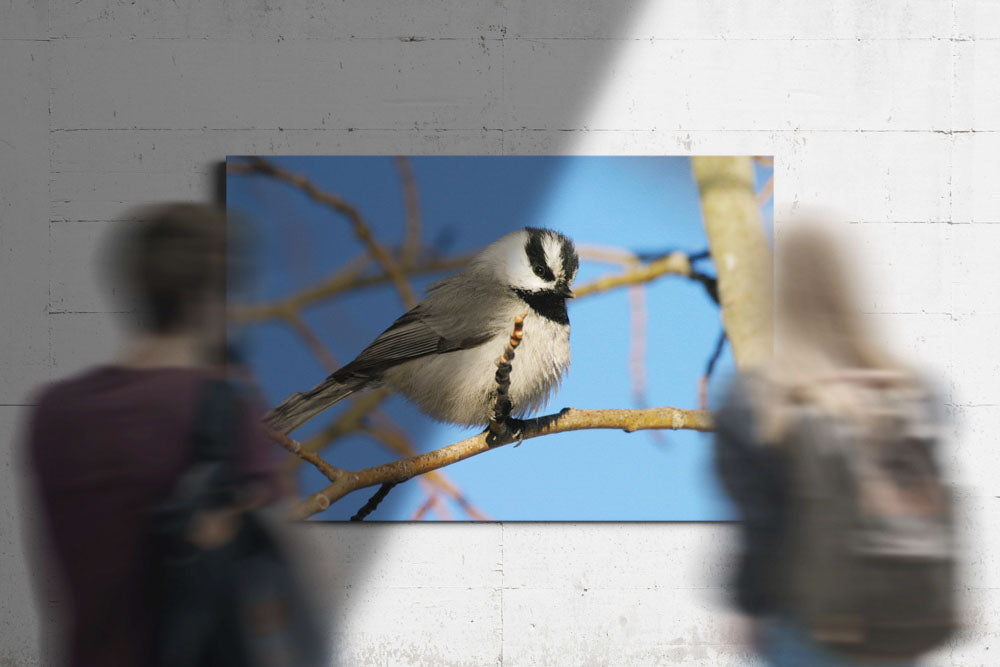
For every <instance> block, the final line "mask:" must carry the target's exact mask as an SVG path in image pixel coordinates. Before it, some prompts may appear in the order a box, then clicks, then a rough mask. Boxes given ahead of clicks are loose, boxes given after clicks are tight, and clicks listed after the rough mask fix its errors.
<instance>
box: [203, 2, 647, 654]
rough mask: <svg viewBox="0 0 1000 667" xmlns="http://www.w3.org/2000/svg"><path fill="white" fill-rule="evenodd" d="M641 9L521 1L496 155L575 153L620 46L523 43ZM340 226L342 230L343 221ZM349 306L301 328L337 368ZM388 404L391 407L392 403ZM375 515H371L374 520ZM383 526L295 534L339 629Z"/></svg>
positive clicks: (611, 30) (606, 30)
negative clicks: (561, 7)
mask: <svg viewBox="0 0 1000 667" xmlns="http://www.w3.org/2000/svg"><path fill="white" fill-rule="evenodd" d="M641 4H642V3H630V4H629V5H628V8H627V9H626V10H622V9H621V6H620V5H614V4H604V3H592V4H591V5H590V6H588V7H586V9H585V10H581V13H580V14H578V15H577V16H572V17H565V16H563V15H562V14H561V13H560V15H559V16H555V15H552V16H545V15H542V12H544V10H542V9H538V8H533V7H531V4H530V3H526V4H525V5H521V6H520V8H519V10H518V12H520V14H518V15H512V16H510V23H511V25H510V26H508V29H509V32H510V33H511V34H518V35H521V36H519V37H506V36H502V37H500V38H499V39H498V40H497V41H500V42H504V50H505V56H504V65H503V66H504V67H505V70H506V75H505V82H504V89H503V90H501V91H498V92H497V98H498V104H499V106H500V107H501V111H500V112H499V116H498V117H499V119H500V122H501V127H499V128H494V127H488V128H484V130H486V131H494V130H497V129H499V130H500V132H501V134H502V136H503V139H502V141H501V146H502V148H501V151H502V152H504V153H506V152H508V151H509V152H511V153H515V154H517V153H520V154H552V155H558V154H569V153H572V152H574V151H575V149H576V148H577V145H578V142H579V134H578V133H576V132H571V131H565V130H573V129H578V128H583V127H586V126H587V124H588V118H589V114H590V112H591V109H592V107H593V106H594V104H595V99H596V98H597V97H598V96H599V95H600V93H601V91H602V89H603V88H604V87H605V85H606V83H607V78H608V76H609V74H610V70H611V69H612V68H613V65H614V62H615V58H616V56H617V55H618V52H619V49H620V48H621V47H622V44H623V42H621V41H619V40H617V39H595V40H587V46H586V48H580V49H573V48H569V49H563V48H560V49H558V52H555V53H553V52H552V50H551V49H550V47H549V46H548V45H547V44H546V43H545V42H541V41H533V40H532V39H531V37H546V36H564V35H567V34H569V36H574V37H580V38H586V37H598V38H601V37H613V38H617V37H621V36H623V35H627V34H629V24H630V23H631V22H632V21H633V19H634V17H635V14H636V12H637V10H638V9H640V8H641ZM512 13H513V10H512ZM566 21H569V22H570V23H571V24H572V26H573V27H570V28H568V27H567V25H566V24H565V22H566ZM506 33H507V31H503V34H504V35H506ZM528 73H530V76H526V77H525V79H524V80H523V81H522V79H521V75H522V74H528ZM372 76H373V77H375V78H377V77H378V76H379V73H378V70H375V71H373V72H372ZM412 76H413V77H414V78H416V79H419V78H420V77H422V76H426V77H434V76H436V73H435V72H434V71H414V72H413V74H412ZM529 79H530V80H529ZM329 111H330V114H331V115H332V117H334V118H336V117H337V109H336V108H332V109H330V110H329ZM422 132H425V133H427V132H430V133H433V129H429V130H422ZM378 150H379V151H380V152H382V151H385V152H389V153H391V150H390V151H387V150H386V146H385V145H384V144H382V145H379V146H378ZM215 178H216V181H215V185H216V187H215V191H216V193H217V194H216V196H217V197H218V198H219V200H220V201H223V202H224V201H225V198H226V187H225V181H226V179H225V167H224V165H220V166H219V168H218V169H217V170H216V172H215ZM558 179H559V172H558V170H555V169H550V170H543V171H540V172H539V177H538V178H537V179H536V180H534V182H532V184H531V187H530V189H527V190H521V191H519V192H517V193H516V195H515V196H516V197H517V198H518V199H519V208H520V210H521V212H522V215H523V216H524V218H523V219H517V220H514V219H512V220H509V221H508V222H507V225H506V228H499V227H493V228H491V229H490V231H489V232H487V233H486V236H492V237H493V238H496V237H499V236H500V235H501V234H502V233H504V232H505V231H509V230H510V229H514V228H517V227H520V226H523V225H524V224H525V223H524V220H531V219H533V218H535V217H536V216H537V215H538V213H539V212H540V210H541V209H542V208H543V207H544V206H545V203H546V200H547V196H548V194H549V193H550V192H551V191H552V190H553V189H554V187H555V186H556V184H557V183H558ZM396 187H398V185H397V186H396ZM330 189H331V190H332V191H334V192H336V191H337V188H336V187H335V186H334V187H331V188H330ZM497 195H498V196H508V193H503V192H498V193H497ZM263 196H267V195H266V194H264V195H263ZM399 206H400V208H402V206H403V202H402V198H400V202H399ZM400 213H402V211H400ZM292 214H293V212H292V211H289V223H290V224H291V225H292V226H293V227H294V225H295V220H294V215H292ZM400 220H402V217H401V218H400ZM456 222H457V221H456ZM342 223H343V221H342V220H335V219H333V218H332V217H331V224H342ZM343 224H345V226H346V223H343ZM467 224H475V223H471V222H470V223H467ZM460 237H461V235H460ZM473 239H474V241H473ZM484 239H485V237H483V238H478V235H466V236H465V239H464V242H465V245H466V246H467V248H466V247H462V248H459V247H454V248H451V249H452V250H454V251H455V252H458V251H460V250H464V249H472V248H475V247H481V246H482V245H483V241H484ZM426 240H427V241H428V242H429V243H443V244H444V245H447V244H448V243H449V241H448V239H426ZM462 241H463V239H461V238H459V239H458V240H457V241H456V242H457V243H461V242H462ZM286 252H290V253H292V254H293V255H294V254H295V253H297V252H300V253H302V262H301V266H299V267H297V269H296V271H300V272H301V273H300V276H302V277H314V276H315V275H316V273H315V272H317V271H318V272H319V273H320V275H325V274H326V273H328V272H329V268H330V267H329V266H324V265H323V264H322V246H319V247H317V246H315V245H313V246H310V245H309V242H308V239H305V238H300V239H299V240H298V243H296V244H293V245H292V247H290V248H288V249H286ZM428 282H429V281H428V280H423V281H420V282H418V283H417V284H416V285H415V287H416V289H415V291H416V292H418V298H419V292H420V291H421V290H422V287H423V286H425V285H426V284H427V283H428ZM380 292H381V294H379V295H365V296H364V298H366V299H367V298H369V297H374V298H376V299H377V300H378V301H379V302H380V304H381V306H382V307H378V308H377V310H378V311H379V312H382V313H385V312H392V308H393V306H391V305H389V302H392V301H395V302H396V303H395V306H394V307H395V308H396V309H397V310H398V312H400V313H401V312H403V308H402V306H400V305H399V300H398V298H397V297H396V296H395V294H394V293H393V292H392V290H391V288H383V289H381V290H380ZM355 305H356V304H355ZM350 309H351V304H350V303H348V304H346V305H340V304H333V305H332V306H330V307H328V308H326V309H322V310H320V311H319V312H313V313H311V314H309V322H310V324H314V325H315V326H316V328H317V330H319V331H320V332H322V330H324V329H326V330H329V329H330V328H331V327H336V328H337V333H338V338H343V339H344V340H345V341H346V344H345V346H344V348H345V349H344V350H343V351H339V352H338V353H337V361H338V362H340V363H343V362H344V361H346V360H348V359H349V358H350V356H348V355H350V354H351V352H350V350H352V349H353V350H354V352H356V351H357V350H360V349H361V347H363V346H364V344H365V343H367V342H368V340H369V338H368V336H369V333H368V332H367V331H365V330H364V329H363V328H362V329H360V330H352V328H351V325H350V324H349V323H347V324H345V318H343V315H344V314H345V312H347V313H349V312H350ZM353 319H357V318H356V317H355V318H353ZM386 324H388V321H387V322H386ZM300 347H301V346H300ZM286 362H287V363H291V364H297V365H301V366H302V367H305V366H308V367H309V368H310V369H311V372H312V373H313V375H312V376H311V377H312V378H313V379H314V380H315V381H316V382H318V381H319V380H320V379H322V377H323V376H325V374H326V371H325V370H324V368H323V366H322V365H321V364H320V363H317V359H316V356H315V354H313V353H312V352H310V351H309V350H308V349H307V348H301V349H300V350H298V351H296V352H291V353H290V355H289V359H286ZM289 376H290V377H300V376H299V375H298V374H294V373H291V374H289ZM279 386H280V383H279ZM309 386H311V384H310V385H309ZM305 388H306V387H305V386H287V387H285V388H284V389H283V390H282V392H284V393H282V392H278V394H281V395H277V394H276V395H273V396H268V399H269V400H270V401H271V402H272V404H273V403H275V402H276V401H278V400H281V398H283V397H284V395H285V394H286V393H290V392H291V391H301V390H303V389H305ZM394 400H396V401H398V399H394ZM317 421H319V420H317ZM327 421H329V420H327ZM415 423H422V424H424V425H423V426H422V427H419V428H420V429H426V428H427V427H428V424H427V422H426V420H424V421H423V422H417V421H415V420H409V421H408V422H407V429H410V428H411V427H412V425H413V424H415ZM316 426H318V424H317V425H316ZM303 433H305V434H306V436H307V435H308V431H307V430H306V429H304V430H303ZM423 433H424V431H423V430H414V431H410V432H409V435H410V439H411V441H413V442H417V443H420V442H421V436H422V434H423ZM297 437H298V438H299V439H300V440H303V436H302V434H301V433H300V434H297ZM370 449H371V447H369V448H368V450H370ZM391 458H396V457H391ZM304 474H305V475H307V476H312V477H313V479H309V480H306V481H305V482H303V484H304V485H305V484H310V485H311V486H312V487H315V486H316V485H317V484H318V483H320V482H321V481H322V478H320V477H319V475H318V473H316V471H314V470H312V469H311V467H310V468H309V469H308V470H306V471H305V472H304ZM411 484H412V483H411ZM372 491H374V489H364V490H362V491H359V492H356V493H354V494H352V495H350V496H347V497H345V498H344V499H342V500H341V501H339V503H338V506H339V507H342V508H346V509H345V510H344V511H347V513H348V514H350V513H353V512H354V511H355V510H356V509H357V508H358V507H360V506H361V504H363V503H364V501H365V499H366V498H367V497H368V496H370V495H371V493H372ZM404 500H405V496H404V495H403V494H399V493H396V494H390V496H389V497H388V498H387V500H386V501H385V503H384V506H383V508H382V510H383V511H384V512H385V513H386V514H387V515H389V514H391V513H392V512H393V510H394V508H396V507H397V504H398V503H402V502H404ZM321 518H322V517H321ZM338 518H341V519H342V518H345V517H338ZM373 518H375V519H378V515H376V516H374V517H373ZM421 528H424V527H421ZM442 529H447V527H439V528H435V529H434V530H442ZM481 529H482V530H493V527H491V526H482V527H481ZM387 530H393V527H392V526H385V525H378V524H374V525H367V526H354V525H345V524H334V525H315V524H313V525H309V526H308V527H306V529H305V530H304V531H301V532H300V533H299V535H300V536H301V537H302V538H303V539H304V542H305V544H304V545H303V547H304V551H305V553H306V554H307V556H308V557H309V560H310V562H311V564H312V566H313V567H311V568H310V569H315V572H314V576H315V579H316V580H317V581H324V582H328V583H329V585H330V587H331V589H330V591H329V595H330V603H331V605H332V606H333V608H334V609H335V614H334V618H335V619H336V621H335V622H336V625H337V627H342V626H343V624H344V623H347V622H349V620H350V616H349V610H350V606H351V604H352V600H351V587H352V586H357V582H359V581H364V580H365V579H366V578H368V577H370V576H371V575H372V574H373V573H372V572H371V571H370V570H369V568H370V564H371V563H372V562H375V561H377V560H378V558H377V557H376V556H375V554H378V553H379V552H380V551H382V550H384V549H385V547H382V546H380V545H381V543H382V542H383V541H384V540H385V539H387V537H388V535H389V533H388V532H386V531H387ZM334 635H335V636H334V641H335V642H336V641H337V640H338V639H339V635H340V633H338V632H337V630H336V628H335V629H334Z"/></svg>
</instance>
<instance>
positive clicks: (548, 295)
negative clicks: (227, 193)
mask: <svg viewBox="0 0 1000 667" xmlns="http://www.w3.org/2000/svg"><path fill="white" fill-rule="evenodd" d="M514 294H517V295H518V296H519V297H520V298H521V300H522V301H524V302H525V303H526V304H528V305H529V306H531V309H532V310H533V311H535V312H536V313H538V314H539V315H541V316H542V317H544V318H545V319H547V320H552V321H553V322H555V323H556V324H569V312H568V311H567V310H566V297H565V296H564V295H562V294H560V293H559V292H556V291H555V290H541V291H537V292H533V291H531V290H525V289H514Z"/></svg>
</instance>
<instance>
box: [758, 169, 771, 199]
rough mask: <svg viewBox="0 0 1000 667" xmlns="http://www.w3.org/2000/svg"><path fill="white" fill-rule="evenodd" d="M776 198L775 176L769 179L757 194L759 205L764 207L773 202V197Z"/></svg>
mask: <svg viewBox="0 0 1000 667" xmlns="http://www.w3.org/2000/svg"><path fill="white" fill-rule="evenodd" d="M773 196H774V175H773V174H772V175H771V176H769V177H768V179H767V181H765V183H764V185H763V186H761V188H760V191H759V192H758V193H757V204H758V205H759V206H763V205H764V204H766V203H767V202H769V201H771V197H773Z"/></svg>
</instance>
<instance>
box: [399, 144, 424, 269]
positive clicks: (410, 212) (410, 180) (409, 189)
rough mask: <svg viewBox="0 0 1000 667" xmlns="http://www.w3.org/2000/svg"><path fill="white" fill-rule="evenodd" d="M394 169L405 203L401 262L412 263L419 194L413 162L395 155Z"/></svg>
mask: <svg viewBox="0 0 1000 667" xmlns="http://www.w3.org/2000/svg"><path fill="white" fill-rule="evenodd" d="M396 169H397V170H398V171H399V179H400V180H401V181H402V182H403V201H404V203H405V204H406V240H404V241H403V252H402V253H401V254H402V263H403V265H408V264H412V263H413V260H414V259H416V257H417V251H419V250H420V196H419V195H418V194H417V181H416V179H415V178H414V177H413V164H412V163H411V162H410V158H408V157H406V156H405V155H399V156H397V157H396Z"/></svg>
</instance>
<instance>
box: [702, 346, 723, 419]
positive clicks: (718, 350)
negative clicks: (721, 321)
mask: <svg viewBox="0 0 1000 667" xmlns="http://www.w3.org/2000/svg"><path fill="white" fill-rule="evenodd" d="M725 347H726V330H725V329H723V330H722V333H720V334H719V339H718V340H717V341H716V343H715V349H714V350H712V356H710V357H709V358H708V363H707V364H706V365H705V372H704V373H702V375H701V378H700V379H699V380H698V407H699V408H701V409H702V410H705V409H707V408H708V381H709V379H711V377H712V371H714V370H715V364H716V363H717V362H718V361H719V357H721V356H722V350H724V349H725Z"/></svg>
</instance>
